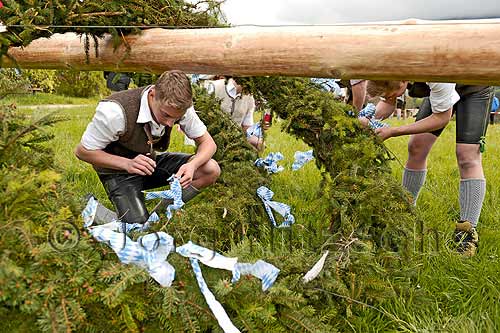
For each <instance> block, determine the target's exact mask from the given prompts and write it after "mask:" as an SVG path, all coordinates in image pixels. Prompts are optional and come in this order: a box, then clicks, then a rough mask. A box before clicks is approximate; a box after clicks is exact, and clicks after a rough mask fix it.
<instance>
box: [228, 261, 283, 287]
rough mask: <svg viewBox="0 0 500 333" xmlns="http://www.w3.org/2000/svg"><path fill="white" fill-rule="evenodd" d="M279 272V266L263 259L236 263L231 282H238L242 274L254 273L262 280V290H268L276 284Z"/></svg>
mask: <svg viewBox="0 0 500 333" xmlns="http://www.w3.org/2000/svg"><path fill="white" fill-rule="evenodd" d="M279 272H280V270H279V269H278V268H276V267H275V266H274V265H271V264H269V263H267V262H265V261H263V260H257V262H255V264H248V263H236V265H234V269H233V279H232V280H231V282H232V283H235V282H237V281H238V280H239V279H240V277H241V275H253V276H255V277H256V278H258V279H260V280H261V281H262V291H266V290H267V289H269V288H271V286H272V285H273V284H274V281H276V278H277V277H278V274H279Z"/></svg>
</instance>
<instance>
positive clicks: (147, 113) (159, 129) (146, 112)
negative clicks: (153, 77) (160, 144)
mask: <svg viewBox="0 0 500 333" xmlns="http://www.w3.org/2000/svg"><path fill="white" fill-rule="evenodd" d="M153 87H154V86H149V87H147V88H146V89H145V90H144V92H143V93H142V96H141V106H140V108H139V115H138V116H137V123H138V124H146V123H151V135H152V136H155V137H159V136H162V134H163V132H164V131H165V126H163V125H161V124H158V123H157V122H156V121H155V120H154V119H153V116H152V115H151V109H150V108H149V103H148V93H149V91H150V90H151V88H153Z"/></svg>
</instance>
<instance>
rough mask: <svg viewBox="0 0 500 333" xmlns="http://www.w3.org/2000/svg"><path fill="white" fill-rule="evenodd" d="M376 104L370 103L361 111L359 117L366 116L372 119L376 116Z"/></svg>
mask: <svg viewBox="0 0 500 333" xmlns="http://www.w3.org/2000/svg"><path fill="white" fill-rule="evenodd" d="M376 110H377V108H376V106H375V105H374V104H372V103H368V104H367V105H366V106H365V107H364V109H363V110H361V111H359V114H358V117H365V118H368V119H371V118H373V117H374V116H375V111H376Z"/></svg>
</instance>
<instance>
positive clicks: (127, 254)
mask: <svg viewBox="0 0 500 333" xmlns="http://www.w3.org/2000/svg"><path fill="white" fill-rule="evenodd" d="M90 234H91V235H92V236H93V237H94V238H95V239H96V240H97V241H99V242H103V243H106V244H108V245H109V246H110V247H111V248H112V249H113V251H115V253H116V255H117V256H118V259H120V261H121V262H122V263H124V264H133V265H136V266H139V267H141V268H144V269H146V270H147V271H148V273H149V275H151V277H152V278H153V279H155V280H156V281H157V282H158V283H159V284H160V285H161V286H163V287H170V285H171V284H172V281H173V280H174V277H175V269H174V268H173V267H172V265H170V264H169V263H168V262H167V257H168V255H169V253H170V252H172V251H173V250H174V248H175V246H174V239H173V238H172V237H171V236H170V235H168V234H166V233H164V232H158V233H154V234H147V235H145V236H142V237H139V238H138V239H137V241H133V240H131V239H130V238H129V237H128V236H126V235H125V234H124V233H121V232H115V231H113V230H110V229H107V228H103V227H102V226H96V227H93V228H91V229H90Z"/></svg>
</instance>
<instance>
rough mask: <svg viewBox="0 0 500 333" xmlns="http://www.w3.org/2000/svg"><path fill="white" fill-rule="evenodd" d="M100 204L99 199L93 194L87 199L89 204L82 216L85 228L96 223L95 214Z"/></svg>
mask: <svg viewBox="0 0 500 333" xmlns="http://www.w3.org/2000/svg"><path fill="white" fill-rule="evenodd" d="M98 205H99V201H97V199H96V198H94V197H93V196H91V197H90V198H89V200H88V201H87V205H86V206H85V208H84V209H83V211H82V217H83V226H84V227H85V228H88V227H90V226H91V225H92V223H94V220H95V214H96V212H97V206H98Z"/></svg>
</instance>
